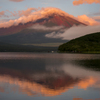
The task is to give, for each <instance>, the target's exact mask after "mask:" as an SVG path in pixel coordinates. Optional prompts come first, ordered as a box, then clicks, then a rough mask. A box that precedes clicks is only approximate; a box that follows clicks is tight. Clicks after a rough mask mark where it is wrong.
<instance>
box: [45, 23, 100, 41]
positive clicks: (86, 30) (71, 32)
mask: <svg viewBox="0 0 100 100" xmlns="http://www.w3.org/2000/svg"><path fill="white" fill-rule="evenodd" d="M94 32H100V25H97V26H83V25H79V26H73V27H71V28H69V29H66V30H64V32H63V33H62V32H58V33H56V32H52V33H49V34H46V35H45V36H46V37H48V38H62V39H63V40H71V39H74V38H78V37H81V36H84V35H87V34H90V33H94Z"/></svg>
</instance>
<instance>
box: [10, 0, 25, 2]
mask: <svg viewBox="0 0 100 100" xmlns="http://www.w3.org/2000/svg"><path fill="white" fill-rule="evenodd" d="M9 1H13V2H22V1H24V0H9Z"/></svg>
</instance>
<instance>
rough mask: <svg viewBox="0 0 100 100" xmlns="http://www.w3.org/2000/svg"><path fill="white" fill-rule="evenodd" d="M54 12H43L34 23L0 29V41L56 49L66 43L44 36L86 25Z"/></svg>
mask: <svg viewBox="0 0 100 100" xmlns="http://www.w3.org/2000/svg"><path fill="white" fill-rule="evenodd" d="M49 10H50V9H49ZM54 10H55V12H53V13H49V14H48V13H46V12H45V13H46V14H45V15H44V16H42V17H40V18H37V19H36V20H34V21H29V22H27V23H21V22H20V23H19V24H18V25H12V26H10V27H5V28H0V41H1V42H5V43H10V44H21V45H32V46H43V45H46V46H50V47H54V46H55V47H58V46H59V45H60V44H62V43H64V42H66V41H65V40H62V38H58V39H56V38H48V37H46V34H49V33H52V32H56V33H58V32H62V31H63V29H66V28H70V27H72V26H73V25H80V24H82V25H86V24H84V23H82V22H79V21H78V20H76V19H74V18H73V17H71V16H68V15H67V14H66V13H64V12H63V11H60V10H57V9H54ZM58 12H59V13H58ZM55 43H56V44H55Z"/></svg>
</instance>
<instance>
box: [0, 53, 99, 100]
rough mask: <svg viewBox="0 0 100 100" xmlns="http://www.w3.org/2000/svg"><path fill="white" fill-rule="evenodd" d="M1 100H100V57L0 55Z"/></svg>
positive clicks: (81, 55)
mask: <svg viewBox="0 0 100 100" xmlns="http://www.w3.org/2000/svg"><path fill="white" fill-rule="evenodd" d="M0 100H100V55H99V54H58V53H0Z"/></svg>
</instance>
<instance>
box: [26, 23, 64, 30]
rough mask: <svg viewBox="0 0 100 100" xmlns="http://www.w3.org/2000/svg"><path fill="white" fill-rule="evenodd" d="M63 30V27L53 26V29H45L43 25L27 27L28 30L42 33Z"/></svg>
mask: <svg viewBox="0 0 100 100" xmlns="http://www.w3.org/2000/svg"><path fill="white" fill-rule="evenodd" d="M62 28H64V26H53V27H46V26H44V25H39V24H37V25H33V26H32V27H29V28H28V29H35V30H44V31H55V30H60V29H62Z"/></svg>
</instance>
